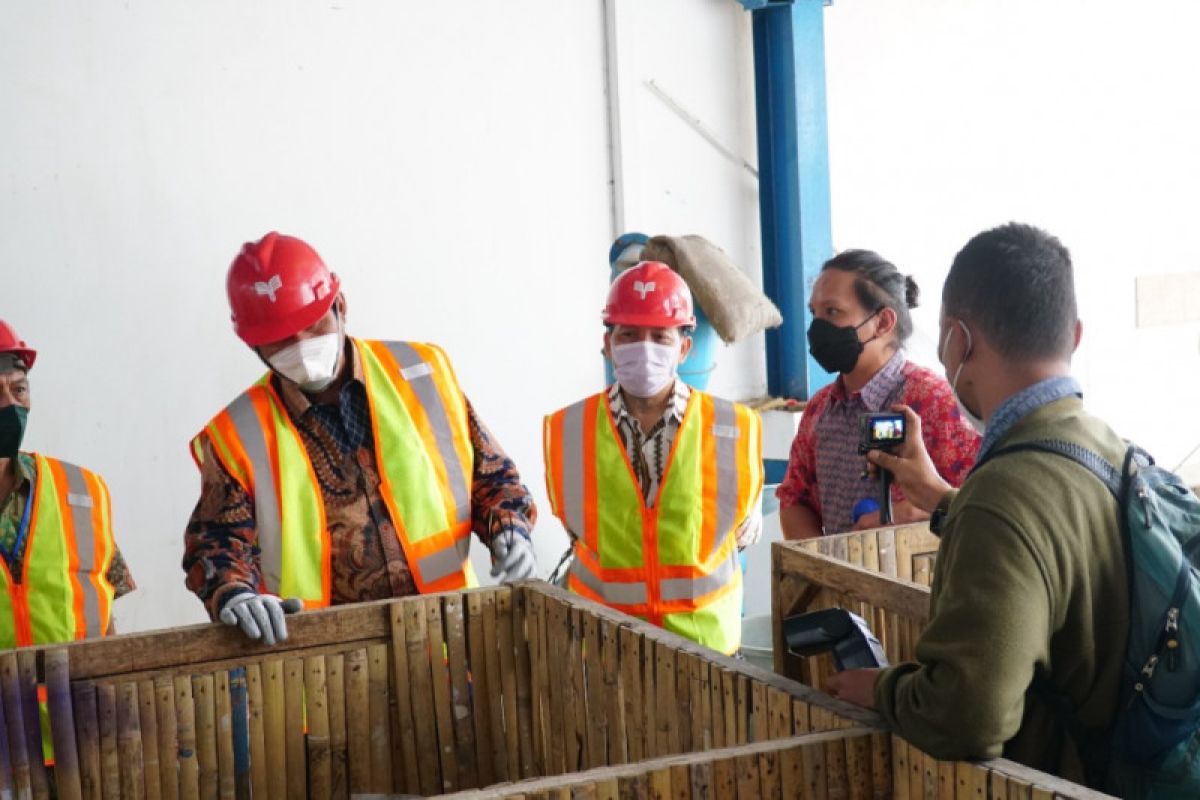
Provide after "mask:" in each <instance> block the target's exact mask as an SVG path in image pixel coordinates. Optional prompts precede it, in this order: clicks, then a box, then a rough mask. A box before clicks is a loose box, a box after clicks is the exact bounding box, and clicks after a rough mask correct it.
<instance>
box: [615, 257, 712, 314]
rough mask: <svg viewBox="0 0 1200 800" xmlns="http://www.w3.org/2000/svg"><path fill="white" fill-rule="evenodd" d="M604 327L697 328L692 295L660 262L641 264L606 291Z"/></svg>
mask: <svg viewBox="0 0 1200 800" xmlns="http://www.w3.org/2000/svg"><path fill="white" fill-rule="evenodd" d="M604 324H605V325H635V326H638V327H642V328H682V327H687V326H690V325H695V324H696V317H695V315H694V314H693V313H692V292H691V290H690V289H688V286H687V284H686V283H684V281H683V278H681V277H680V276H679V273H678V272H676V271H675V270H673V269H671V268H670V267H668V266H667V265H666V264H663V263H662V262H659V261H643V262H641V263H640V264H638V265H636V266H633V267H630V268H629V269H627V270H625V271H624V272H622V273H621V274H620V275H618V276H617V279H616V280H615V281H613V282H612V286H610V287H609V289H608V304H607V305H606V306H605V307H604Z"/></svg>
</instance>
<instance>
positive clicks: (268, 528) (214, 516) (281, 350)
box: [183, 233, 537, 644]
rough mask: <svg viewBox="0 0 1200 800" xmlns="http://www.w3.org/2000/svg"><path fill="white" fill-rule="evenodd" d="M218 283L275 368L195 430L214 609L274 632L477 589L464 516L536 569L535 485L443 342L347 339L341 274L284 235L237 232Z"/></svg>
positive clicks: (199, 529) (267, 639) (198, 527)
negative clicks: (343, 613) (470, 392)
mask: <svg viewBox="0 0 1200 800" xmlns="http://www.w3.org/2000/svg"><path fill="white" fill-rule="evenodd" d="M226 289H227V291H228V295H229V304H230V307H231V309H232V316H233V328H234V331H235V332H236V333H237V335H238V336H239V337H240V338H241V339H242V341H243V342H245V343H246V344H247V345H248V346H249V347H250V348H251V349H252V350H253V351H254V352H255V353H256V354H257V355H258V357H259V358H260V359H261V360H262V361H263V362H264V363H265V364H266V365H267V367H268V368H269V371H268V372H267V373H266V374H265V375H263V376H262V378H260V379H259V380H258V381H256V382H255V383H254V385H253V386H251V387H250V388H249V389H247V390H246V391H245V392H243V393H242V394H241V395H240V396H239V397H237V398H236V399H235V400H234V401H233V402H232V403H230V404H229V405H228V406H227V407H226V408H225V409H224V410H223V411H221V412H220V413H219V414H217V415H216V416H215V417H214V418H213V419H212V421H211V422H209V423H208V425H206V426H205V427H204V429H203V430H202V431H201V432H200V433H199V434H197V436H196V437H195V438H194V439H193V440H192V453H193V456H194V457H195V459H196V463H197V465H198V466H199V468H200V475H201V494H200V501H199V503H198V504H197V505H196V509H195V511H194V512H193V513H192V517H191V520H190V521H189V523H188V528H187V533H186V535H185V553H184V559H183V568H184V571H185V572H186V573H187V579H186V580H187V585H188V588H189V589H191V590H192V591H193V592H195V593H196V595H197V596H199V598H200V599H201V600H202V601H203V602H204V604H205V606H206V608H207V609H208V611H209V613H210V614H211V615H212V617H213V618H214V619H218V620H220V621H222V622H224V623H226V624H228V625H237V626H239V627H240V628H241V629H242V631H243V632H245V634H246V635H247V636H249V637H250V638H252V639H259V638H261V639H262V641H263V642H264V643H265V644H274V643H275V642H276V641H281V640H283V639H285V638H286V637H287V626H286V623H285V621H284V612H285V611H290V610H293V609H295V608H297V607H299V605H301V604H303V605H304V606H306V607H320V606H327V605H334V604H339V603H351V602H358V601H362V600H375V599H381V598H388V597H400V596H405V595H411V594H417V593H424V592H438V591H447V590H453V589H462V588H465V587H467V586H472V585H474V584H475V583H476V581H475V575H474V572H473V570H472V569H471V564H470V561H469V560H468V557H467V556H468V551H469V549H470V542H471V532H472V530H473V531H474V532H475V533H476V534H477V535H478V536H479V538H480V539H482V540H483V541H484V542H485V543H486V544H487V545H488V546H489V548H490V549H491V552H492V555H493V565H494V566H493V569H492V575H493V576H494V577H499V576H503V579H504V580H505V581H511V580H523V579H526V578H530V577H532V576H533V574H534V571H535V569H536V564H535V561H534V557H533V548H532V545H531V543H530V539H529V536H530V531H531V530H532V528H533V524H534V522H535V521H536V519H537V511H536V508H535V507H534V504H533V499H532V497H531V496H530V494H529V490H528V489H526V487H525V486H524V485H522V483H521V479H520V476H519V474H518V473H517V470H516V467H515V466H514V465H513V463H512V461H511V460H509V458H508V457H507V455H505V453H504V451H503V450H502V449H501V448H500V446H499V444H498V443H497V442H496V441H495V439H494V438H493V437H492V435H491V433H490V432H489V431H488V429H487V428H486V427H485V426H484V424H483V423H482V422H481V421H480V420H479V418H478V417H477V416H476V414H475V412H474V410H473V409H472V407H471V404H470V403H469V402H468V401H467V398H466V397H465V396H464V394H463V392H462V389H461V388H460V387H459V385H458V380H457V378H456V377H455V375H454V370H453V369H452V368H451V366H450V362H449V360H447V358H446V355H445V354H444V353H443V352H442V351H441V349H439V348H438V347H436V346H434V345H431V344H421V343H416V342H401V341H395V342H392V341H369V340H365V339H356V338H353V337H350V336H349V335H347V334H346V330H345V323H346V298H345V297H344V296H343V294H342V293H341V285H340V282H339V281H338V278H337V275H335V274H334V273H332V272H330V271H329V269H328V268H327V267H326V266H325V263H324V262H323V261H322V260H321V258H320V256H318V255H317V253H316V252H315V251H314V250H313V249H312V248H311V247H310V246H309V245H308V244H306V243H305V242H303V241H301V240H300V239H297V238H295V237H292V236H284V235H281V234H278V233H268V234H267V235H266V236H264V237H263V238H262V239H261V240H259V241H257V242H248V243H247V244H245V245H244V246H243V247H242V250H241V252H240V253H239V254H238V256H237V258H235V259H234V261H233V264H232V265H231V266H230V268H229V274H228V277H227V280H226ZM281 598H288V600H287V601H284V600H282V599H281ZM297 601H298V602H297Z"/></svg>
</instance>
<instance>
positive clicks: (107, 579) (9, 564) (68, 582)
mask: <svg viewBox="0 0 1200 800" xmlns="http://www.w3.org/2000/svg"><path fill="white" fill-rule="evenodd" d="M36 359H37V352H36V351H35V350H34V349H33V348H31V347H29V345H27V344H26V343H25V342H23V341H22V340H21V339H20V337H18V336H17V334H16V331H14V330H13V329H12V327H10V326H9V325H8V323H6V322H4V321H3V320H0V556H3V558H2V559H0V650H8V649H11V648H14V647H26V646H29V645H40V644H55V643H58V642H69V641H73V640H76V639H86V638H89V637H94V636H105V635H108V634H110V633H113V632H114V628H113V622H112V605H113V600H115V599H116V598H118V597H121V596H122V595H125V594H128V593H129V592H131V591H133V589H134V588H136V587H135V586H134V583H133V579H132V578H131V577H130V575H129V570H128V569H127V568H126V566H125V560H124V559H123V558H122V557H121V553H120V551H118V550H117V546H116V544H115V542H114V540H113V532H112V509H111V507H110V505H109V498H108V487H107V486H105V484H104V481H103V480H102V479H101V478H100V476H99V475H97V474H96V473H94V472H90V471H89V470H86V469H83V468H82V467H77V466H75V465H74V464H68V463H67V462H66V461H60V460H58V459H56V458H50V457H49V456H44V455H41V454H39V453H28V452H23V451H22V450H21V441H22V440H23V439H24V436H25V422H26V420H27V418H28V415H29V409H30V405H31V404H30V398H29V370H30V369H32V368H33V362H34V361H35V360H36Z"/></svg>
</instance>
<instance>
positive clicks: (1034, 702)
mask: <svg viewBox="0 0 1200 800" xmlns="http://www.w3.org/2000/svg"><path fill="white" fill-rule="evenodd" d="M1081 331H1082V328H1081V326H1080V323H1079V320H1078V317H1077V313H1076V304H1075V288H1074V278H1073V275H1072V267H1071V260H1070V256H1069V254H1068V253H1067V250H1066V248H1065V247H1063V245H1062V244H1061V243H1060V242H1059V241H1058V240H1057V239H1055V238H1054V237H1052V236H1050V235H1049V234H1047V233H1045V232H1043V231H1040V230H1038V229H1036V228H1032V227H1029V226H1026V225H1018V224H1015V223H1014V224H1009V225H1005V226H1002V227H1000V228H996V229H994V230H990V231H986V232H984V233H981V234H979V235H978V236H976V237H975V238H973V239H972V240H971V241H970V242H968V243H967V245H966V246H965V247H964V248H963V249H962V250H961V251H960V252H959V253H958V255H957V256H955V259H954V263H953V265H952V266H951V268H950V275H949V277H948V278H947V279H946V284H945V287H944V289H943V292H942V314H941V347H940V354H939V355H940V358H941V361H942V364H943V366H945V368H946V374H947V377H948V378H949V379H950V382H951V386H952V387H953V388H954V390H955V393H956V394H957V396H958V399H959V403H960V406H961V407H962V409H963V413H965V414H968V415H969V416H972V417H977V418H979V419H981V420H984V421H986V430H985V435H984V439H983V443H982V446H981V449H980V453H979V461H980V466H979V467H977V468H976V470H975V471H974V472H973V473H972V474H971V475H970V477H968V478H967V480H966V481H965V482H964V483H963V485H962V488H961V489H959V490H957V491H955V490H952V489H951V488H950V486H949V485H947V484H946V483H945V482H944V481H943V480H942V479H941V478H940V477H939V476H938V474H937V471H936V470H935V469H934V468H933V465H932V463H931V462H930V459H929V455H928V454H927V453H926V452H925V450H924V447H923V445H922V439H921V435H920V424H921V423H920V417H918V416H917V415H916V414H914V413H912V411H911V410H908V409H904V413H905V414H906V416H907V417H908V424H909V426H910V430H909V435H908V440H907V442H906V444H905V445H904V447H903V449H901V450H900V451H899V452H897V453H896V454H894V455H889V454H886V453H878V452H877V453H872V454H871V456H870V458H871V460H872V461H873V462H874V463H875V464H876V465H877V466H879V467H882V468H884V469H889V470H891V471H892V472H893V473H894V475H895V477H896V481H897V483H899V484H900V486H901V487H902V488H903V489H904V493H905V495H906V496H908V497H909V498H910V499H911V500H912V502H913V503H914V504H915V505H917V506H918V507H920V508H922V509H924V510H927V511H929V512H931V513H932V515H933V517H932V520H931V527H933V528H934V529H935V532H938V533H940V535H941V539H942V541H941V546H940V548H939V550H938V559H937V566H936V569H935V572H934V580H933V587H932V594H931V596H930V620H929V625H928V627H927V628H926V630H925V632H924V634H923V635H922V636H921V639H920V641H919V642H918V643H917V649H916V655H917V663H908V664H900V665H897V666H894V667H891V668H889V669H885V670H882V671H879V670H856V671H849V672H844V673H841V674H840V675H838V676H836V677H835V679H834V680H833V681H832V682H831V691H832V692H833V693H834V694H835V695H837V696H839V697H842V698H843V699H847V700H850V701H852V702H855V703H858V704H860V705H864V706H873V707H875V708H877V709H878V710H879V711H880V712H881V713H882V714H883V715H884V716H885V717H886V718H887V720H888V722H889V723H891V725H892V726H893V727H894V728H895V730H896V731H897V732H898V733H900V735H902V736H903V737H904V738H905V739H907V740H908V741H910V742H912V743H913V744H915V745H916V746H917V747H919V748H920V749H922V750H924V751H926V752H928V753H929V754H930V755H933V756H935V757H938V758H943V759H965V758H985V757H995V756H1000V755H1004V756H1005V757H1008V758H1011V759H1014V760H1016V761H1020V762H1022V763H1025V764H1028V765H1029V766H1032V767H1035V768H1038V769H1043V770H1047V771H1050V772H1057V773H1059V774H1061V775H1063V776H1064V777H1068V778H1071V779H1074V780H1082V778H1083V775H1082V770H1081V769H1080V766H1079V761H1078V755H1077V753H1076V752H1075V750H1074V747H1073V745H1072V744H1071V743H1069V742H1068V741H1067V740H1066V737H1065V735H1064V734H1063V733H1062V731H1061V729H1060V727H1059V726H1058V725H1057V723H1056V720H1055V717H1054V715H1053V713H1052V712H1051V710H1050V706H1049V705H1048V704H1047V703H1046V701H1045V693H1044V692H1043V691H1041V690H1038V689H1035V688H1034V682H1035V677H1036V678H1038V679H1039V681H1043V680H1046V681H1048V684H1049V686H1051V687H1053V690H1054V691H1056V692H1058V693H1060V694H1061V695H1065V696H1066V697H1068V698H1069V699H1070V701H1071V703H1072V704H1073V706H1074V708H1075V709H1076V711H1077V715H1078V718H1079V720H1080V721H1081V722H1082V723H1083V724H1084V726H1085V727H1087V728H1092V729H1103V728H1104V727H1106V726H1108V725H1109V723H1110V722H1111V720H1112V717H1113V713H1114V711H1115V708H1116V703H1117V693H1118V688H1117V682H1118V677H1119V675H1120V671H1121V662H1122V658H1123V655H1124V649H1125V643H1126V638H1127V635H1128V627H1129V600H1128V587H1127V583H1126V572H1125V556H1124V553H1123V548H1122V544H1121V534H1120V527H1119V517H1118V513H1119V512H1118V508H1117V504H1116V501H1115V500H1114V499H1113V497H1112V495H1111V494H1109V492H1108V489H1107V488H1105V486H1104V485H1103V484H1102V483H1101V482H1100V481H1099V480H1098V479H1097V478H1095V477H1094V476H1093V475H1092V474H1091V473H1090V472H1088V471H1087V470H1086V469H1085V468H1083V467H1081V466H1079V465H1077V464H1075V463H1073V462H1071V461H1069V460H1067V459H1065V458H1062V457H1061V456H1057V455H1053V454H1047V453H1035V452H1021V453H1014V454H1010V455H1005V456H1002V457H998V458H996V459H994V460H992V461H988V460H987V458H988V455H989V454H990V453H994V452H995V451H997V450H999V449H1001V448H1004V447H1008V446H1011V445H1013V444H1017V443H1019V442H1027V441H1034V440H1039V439H1057V440H1062V441H1067V442H1073V443H1076V444H1079V445H1081V446H1083V447H1086V448H1088V449H1089V450H1092V451H1094V452H1096V453H1098V454H1100V455H1102V456H1104V458H1105V459H1107V460H1108V461H1109V462H1110V463H1112V464H1115V465H1116V466H1118V467H1119V466H1120V465H1121V463H1122V457H1123V455H1124V452H1125V445H1124V443H1123V442H1122V441H1121V439H1120V437H1118V436H1117V435H1116V434H1115V433H1114V432H1113V431H1112V430H1111V429H1110V428H1109V427H1108V426H1107V425H1105V424H1104V423H1103V422H1101V421H1100V420H1098V419H1096V418H1095V417H1092V416H1090V415H1089V414H1088V413H1087V412H1086V411H1085V410H1084V408H1083V403H1082V400H1081V397H1082V393H1081V391H1080V388H1079V385H1078V384H1077V383H1076V382H1075V380H1074V379H1072V378H1071V377H1070V376H1069V374H1068V373H1069V370H1070V360H1071V356H1072V354H1073V353H1074V351H1075V348H1076V347H1077V346H1078V345H1079V338H1080V334H1081Z"/></svg>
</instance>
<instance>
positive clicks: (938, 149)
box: [826, 0, 1200, 466]
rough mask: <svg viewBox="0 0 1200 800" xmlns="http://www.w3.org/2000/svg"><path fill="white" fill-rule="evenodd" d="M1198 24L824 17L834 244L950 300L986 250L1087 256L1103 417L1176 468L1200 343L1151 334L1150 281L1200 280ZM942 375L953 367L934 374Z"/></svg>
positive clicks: (1103, 3) (1166, 15) (941, 5)
mask: <svg viewBox="0 0 1200 800" xmlns="http://www.w3.org/2000/svg"><path fill="white" fill-rule="evenodd" d="M1198 25H1200V7H1198V6H1197V5H1196V4H1195V3H1193V2H1189V1H1188V0H1147V1H1146V2H1140V3H1132V4H1131V3H1126V2H1117V1H1116V0H1056V2H1053V3H1050V2H1044V0H1004V2H999V1H998V0H922V1H921V2H908V3H895V2H889V0H837V2H835V3H834V5H833V6H832V7H830V8H829V9H827V11H826V35H827V59H828V86H829V126H830V128H829V138H830V159H831V170H832V173H833V179H832V182H833V220H834V242H835V246H837V247H839V248H846V247H870V248H874V249H877V250H879V251H880V252H882V253H884V254H885V255H887V256H888V257H889V258H891V259H893V260H894V261H895V262H896V264H898V265H899V266H900V267H901V268H902V269H906V270H908V271H912V272H914V273H915V274H916V275H917V277H918V279H919V281H920V283H921V286H922V287H923V289H924V290H925V297H926V302H925V304H924V307H923V308H922V309H921V310H920V312H919V314H918V336H917V337H916V338H917V340H918V341H917V342H916V349H917V350H918V352H919V353H921V354H922V356H923V357H924V358H925V359H926V360H927V361H928V360H932V359H934V358H936V356H935V355H934V345H933V340H934V339H936V336H937V310H938V303H939V300H940V294H941V284H942V281H943V280H944V278H945V275H946V272H947V270H948V269H949V266H950V262H951V260H952V258H953V256H954V254H955V252H956V251H957V250H958V248H960V247H961V246H962V245H963V244H965V243H966V241H967V239H968V238H970V236H972V235H973V234H974V233H977V232H978V231H981V230H983V229H985V228H989V227H992V226H994V225H997V224H1000V223H1003V222H1006V221H1009V220H1013V219H1016V220H1020V221H1025V222H1030V223H1033V224H1036V225H1039V226H1042V227H1044V228H1046V229H1048V230H1050V231H1051V232H1053V233H1055V234H1056V235H1058V236H1059V237H1060V238H1061V239H1062V240H1063V242H1064V243H1065V244H1066V245H1067V247H1068V248H1070V250H1071V252H1072V255H1073V259H1074V262H1075V269H1076V283H1077V287H1078V292H1079V295H1080V305H1081V316H1082V319H1083V322H1084V346H1083V348H1082V349H1081V351H1080V353H1079V354H1078V355H1077V357H1076V361H1075V367H1076V369H1075V371H1076V374H1077V375H1078V376H1079V377H1080V378H1081V379H1082V380H1083V383H1084V388H1085V391H1086V394H1087V402H1088V404H1089V405H1090V406H1091V408H1092V410H1093V411H1095V412H1096V413H1098V414H1101V415H1102V416H1104V417H1106V418H1107V419H1109V420H1110V421H1111V422H1112V424H1113V425H1114V426H1115V427H1116V428H1117V429H1118V430H1119V431H1120V432H1121V433H1122V434H1123V435H1125V436H1127V437H1131V438H1133V439H1135V440H1137V441H1139V442H1140V443H1141V444H1143V445H1144V446H1146V447H1147V448H1149V449H1150V450H1151V451H1152V452H1154V453H1155V454H1157V455H1158V457H1159V459H1160V461H1161V462H1162V463H1164V464H1166V465H1167V466H1174V465H1175V464H1176V463H1178V462H1179V460H1181V459H1183V458H1184V456H1185V455H1187V453H1188V451H1190V450H1191V449H1192V447H1193V446H1194V445H1196V444H1197V442H1198V441H1200V421H1198V420H1197V418H1196V417H1195V416H1194V415H1192V414H1190V413H1186V412H1185V411H1184V409H1187V408H1189V407H1190V405H1191V399H1192V398H1193V397H1194V396H1195V395H1196V393H1197V391H1200V372H1198V370H1197V366H1200V364H1198V363H1197V355H1198V353H1197V334H1198V333H1200V324H1197V323H1189V324H1183V325H1173V326H1166V327H1160V328H1143V329H1138V328H1136V327H1135V316H1134V310H1135V306H1134V302H1135V294H1134V279H1135V277H1136V276H1138V275H1143V274H1157V273H1172V272H1188V271H1196V270H1198V269H1200V241H1198V240H1197V239H1196V237H1195V235H1194V232H1195V230H1196V219H1197V215H1198V214H1200V201H1198V200H1197V196H1196V191H1195V187H1196V186H1197V184H1198V183H1200V154H1198V153H1200V151H1198V150H1197V148H1196V142H1198V141H1200V92H1197V91H1196V88H1195V80H1196V76H1197V75H1200V50H1198V49H1197V48H1196V46H1195V31H1196V30H1197V26H1198ZM934 363H936V362H934Z"/></svg>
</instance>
